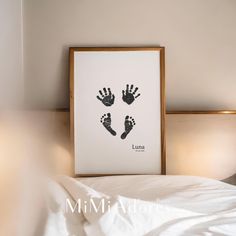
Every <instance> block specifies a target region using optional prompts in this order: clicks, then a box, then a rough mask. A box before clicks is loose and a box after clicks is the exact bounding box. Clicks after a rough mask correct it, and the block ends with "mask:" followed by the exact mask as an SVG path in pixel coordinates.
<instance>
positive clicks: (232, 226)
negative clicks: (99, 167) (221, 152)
mask: <svg viewBox="0 0 236 236" xmlns="http://www.w3.org/2000/svg"><path fill="white" fill-rule="evenodd" d="M49 186H50V188H49V189H50V203H49V204H48V210H47V217H45V218H44V223H43V224H41V229H40V232H41V233H40V234H38V235H44V236H54V235H57V236H58V235H59V236H60V235H61V236H64V235H70V236H72V235H73V236H85V235H88V236H157V235H161V236H178V235H181V236H191V235H205V236H210V235H231V236H235V235H236V187H235V186H233V185H230V184H227V183H223V182H221V181H217V180H212V179H208V178H202V177H194V176H159V175H157V176H154V175H149V176H142V175H141V176H140V175H138V176H110V177H98V178H78V179H74V178H70V177H67V176H60V177H59V178H58V180H57V182H54V181H50V183H49ZM79 199H80V200H81V201H82V202H87V203H88V202H89V201H90V200H91V199H93V203H95V205H96V204H98V203H99V202H101V200H102V199H106V202H105V205H104V206H105V207H104V209H105V210H104V211H102V210H101V209H102V208H101V209H100V208H99V207H98V206H99V205H96V206H97V208H96V209H97V211H96V212H95V211H94V212H90V211H89V212H88V211H85V209H84V206H83V205H79V206H78V204H77V205H76V202H77V203H78V200H79ZM121 202H122V206H121V205H120V203H121ZM87 206H88V205H87ZM129 206H135V207H133V208H132V209H129ZM79 207H80V210H81V211H80V210H79ZM98 208H99V209H98ZM147 209H148V210H147ZM93 210H94V208H93ZM38 232H39V231H38Z"/></svg>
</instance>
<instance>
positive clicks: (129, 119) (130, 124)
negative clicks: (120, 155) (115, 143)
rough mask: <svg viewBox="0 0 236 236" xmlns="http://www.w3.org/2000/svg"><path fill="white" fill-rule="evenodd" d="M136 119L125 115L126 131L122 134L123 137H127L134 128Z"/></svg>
mask: <svg viewBox="0 0 236 236" xmlns="http://www.w3.org/2000/svg"><path fill="white" fill-rule="evenodd" d="M134 125H135V120H134V119H133V118H132V117H131V116H130V117H129V116H126V117H125V132H124V133H123V134H122V135H121V138H122V139H125V138H126V136H127V135H128V134H129V132H130V131H131V130H132V129H133V127H134Z"/></svg>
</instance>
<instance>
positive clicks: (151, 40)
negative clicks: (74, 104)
mask: <svg viewBox="0 0 236 236" xmlns="http://www.w3.org/2000/svg"><path fill="white" fill-rule="evenodd" d="M235 12H236V1H235V0H119V1H117V0H99V1H97V0H40V1H39V0H24V29H25V30H24V36H25V40H24V45H25V72H26V80H25V86H26V92H27V97H28V101H30V102H32V103H37V104H41V105H44V106H45V107H50V108H59V107H68V100H69V95H68V47H69V46H84V45H91V46H100V45H105V46H110V45H131V46H133V45H159V44H160V45H162V46H165V47H166V83H167V87H166V89H167V90H166V94H167V108H168V109H174V110H176V109H236V93H235V86H234V85H235V75H236V60H235V55H236V44H235V42H236V31H235V28H236V14H235Z"/></svg>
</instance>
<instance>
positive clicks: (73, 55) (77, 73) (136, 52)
mask: <svg viewBox="0 0 236 236" xmlns="http://www.w3.org/2000/svg"><path fill="white" fill-rule="evenodd" d="M100 54H101V55H102V57H101V58H99V55H100ZM142 54H143V55H144V57H145V56H146V57H147V60H146V59H145V60H146V61H145V60H144V64H145V63H146V62H148V60H150V62H151V63H154V62H155V63H156V61H155V60H156V59H155V58H157V59H158V64H157V65H156V66H158V67H159V68H157V71H158V77H159V78H157V79H159V80H160V81H157V84H158V86H159V88H160V90H158V91H159V95H158V94H157V95H158V99H159V104H157V105H158V109H156V107H155V106H154V105H153V104H150V105H151V106H153V109H154V110H155V112H159V113H158V114H160V117H159V123H158V124H155V125H154V126H155V127H158V125H160V127H159V128H160V132H159V134H158V133H157V136H155V135H152V136H153V138H154V136H155V137H157V138H159V137H160V138H159V139H160V155H159V157H158V156H157V157H156V158H159V161H160V164H158V167H157V169H156V171H154V169H152V170H151V169H150V171H141V169H140V166H139V168H137V170H138V171H137V173H136V172H135V171H134V170H135V168H133V167H132V168H133V169H132V168H131V167H130V171H129V168H127V166H129V165H130V166H132V165H133V164H134V163H135V162H134V161H131V162H130V163H129V164H128V165H126V163H124V169H126V170H125V171H122V170H121V168H122V166H123V165H120V167H119V168H118V169H120V171H117V170H115V169H113V170H110V171H109V170H107V169H105V168H104V169H103V168H100V169H98V171H95V169H96V163H95V161H94V159H93V160H92V159H91V160H90V161H88V160H87V159H88V157H89V158H95V157H94V156H93V157H92V155H89V154H88V155H84V153H83V154H80V153H78V149H79V147H80V148H81V147H82V145H83V144H79V142H81V139H82V136H84V137H85V136H86V132H87V131H86V129H84V128H83V127H84V125H85V126H86V124H84V125H82V124H80V123H79V122H80V120H81V123H82V120H83V121H85V114H84V113H86V112H87V110H86V109H82V111H83V112H81V111H77V110H76V109H77V107H78V104H77V103H80V105H79V108H81V107H82V105H81V104H83V102H84V104H85V103H86V104H88V100H86V98H85V96H86V95H85V94H84V93H85V92H86V91H88V90H89V89H88V82H78V80H82V79H83V80H84V81H86V80H88V78H89V74H90V75H91V77H94V76H95V75H94V74H93V73H92V72H93V71H95V72H96V73H97V75H98V76H100V72H101V74H102V75H101V77H102V76H104V73H103V72H104V68H106V69H107V68H110V67H112V68H113V66H114V65H113V64H112V66H111V63H112V62H111V61H114V63H116V62H117V63H118V61H119V60H120V58H117V60H116V55H122V56H124V59H125V58H126V56H130V58H134V59H135V57H136V56H137V58H138V59H137V61H142ZM78 55H79V56H78ZM81 55H84V56H81ZM111 55H112V57H109V56H111ZM89 56H92V57H91V58H90V59H89V58H88V57H89ZM148 56H150V58H151V59H150V58H148ZM156 56H157V57H156ZM83 57H84V59H83ZM85 57H86V58H85ZM106 57H107V58H106ZM78 58H79V59H78ZM104 58H105V59H104ZM108 58H110V59H111V60H110V59H109V60H108ZM140 58H141V59H140ZM153 58H154V59H153ZM69 60H70V131H71V139H72V146H73V147H72V148H73V155H74V158H75V175H76V176H105V175H131V174H166V147H165V146H166V142H165V113H166V112H165V48H164V47H71V48H70V59H69ZM106 60H107V62H109V63H108V64H109V65H108V66H105V65H103V64H102V63H101V61H106ZM125 60H126V59H125ZM135 60H136V59H135ZM135 60H134V61H135ZM151 60H153V61H151ZM120 61H121V64H122V60H120ZM120 61H119V63H120ZM90 62H91V63H93V64H91V65H89V63H90ZM127 62H128V63H127V64H129V63H130V65H131V66H134V65H132V60H129V59H127ZM138 63H140V62H138ZM97 64H99V65H100V66H101V69H100V71H99V69H98V68H97V67H98V66H97ZM146 64H147V65H148V63H146ZM146 64H145V65H146ZM122 65H123V64H122ZM137 65H138V64H137ZM140 65H141V66H138V67H137V70H139V67H143V66H142V65H143V64H140ZM85 67H86V69H87V70H86V69H85ZM102 68H103V69H102ZM114 68H116V65H115V66H114ZM151 68H152V69H153V66H152V67H151ZM126 69H127V71H129V68H126ZM133 69H134V68H133ZM91 71H92V72H91ZM120 71H121V70H120ZM122 71H123V70H122ZM134 71H135V70H133V71H132V72H134ZM144 71H145V70H144ZM95 72H94V73H95ZM115 72H117V70H116V71H115ZM132 72H131V74H132ZM91 73H92V74H91ZM136 73H137V72H136ZM118 74H119V73H118ZM121 74H123V75H124V73H121ZM108 75H109V73H108ZM114 75H117V73H116V74H114ZM83 76H84V78H82V77H83ZM105 76H106V75H105ZM152 76H153V74H152ZM152 76H151V77H152ZM85 78H86V80H85ZM93 79H94V78H93ZM100 80H101V79H100ZM77 82H78V83H77ZM113 82H114V81H113ZM86 83H87V84H86ZM89 83H90V86H93V85H94V83H96V81H95V80H93V81H90V82H89ZM116 83H117V80H116ZM127 83H128V82H127ZM132 83H133V82H132ZM142 83H143V82H142ZM85 84H86V85H85ZM86 86H87V87H86ZM103 86H104V89H105V86H106V83H104V85H103ZM107 86H108V85H107ZM109 86H110V85H109ZM124 86H125V85H124ZM133 86H134V87H133ZM102 88H103V87H101V88H100V87H98V88H97V90H98V91H97V92H99V93H100V91H99V89H101V90H102ZM131 88H132V89H133V90H132V93H134V92H136V91H134V90H135V85H129V87H127V90H125V88H123V90H124V93H126V95H127V91H131ZM150 88H153V86H152V85H150ZM79 89H82V90H81V94H80V95H78V90H79ZM109 89H110V88H109ZM119 89H120V90H121V88H119ZM117 91H118V90H117ZM101 92H102V93H103V94H102V93H100V94H99V93H98V94H96V95H98V96H97V98H96V96H95V94H94V96H90V97H92V100H93V102H94V101H95V100H96V101H97V104H101V106H103V105H104V104H105V103H103V101H102V98H103V97H102V96H105V94H104V93H105V91H103V90H102V91H101ZM106 92H107V93H108V90H107V91H106ZM109 92H110V90H109ZM124 93H123V97H122V99H123V105H122V106H124V104H125V103H127V104H126V105H127V107H129V105H130V104H129V103H130V102H131V103H132V102H133V101H132V99H131V101H126V102H124V101H125V100H124ZM118 95H119V94H117V95H116V99H119V102H122V99H121V96H120V97H119V96H118ZM135 95H136V96H138V97H139V94H138V95H137V93H136V94H135ZM111 96H114V95H113V94H111ZM141 96H142V94H141ZM141 96H140V100H141ZM153 97H155V96H154V95H153ZM98 98H99V99H98ZM126 98H127V96H126ZM94 99H95V100H94ZM114 99H115V98H114ZM114 99H113V101H112V102H111V101H110V103H109V102H108V104H105V105H104V114H107V115H108V113H109V109H110V106H111V105H113V102H114ZM158 99H157V100H158ZM99 100H101V101H99ZM137 101H138V98H137ZM157 102H158V101H157ZM111 103H112V104H111ZM152 103H155V101H152ZM94 104H95V103H94ZM97 104H96V106H97ZM91 106H95V105H91ZM92 109H93V108H92V107H90V108H88V110H90V112H91V111H92ZM94 109H95V108H94ZM137 109H138V108H136V110H137ZM118 110H119V109H118ZM141 112H142V111H141ZM155 112H154V113H155ZM80 114H83V118H82V119H77V116H79V115H80ZM109 114H110V113H109ZM155 114H156V113H155ZM96 115H97V114H96ZM101 116H102V114H101ZM75 117H76V122H77V123H76V122H75ZM102 117H103V116H102ZM126 117H128V116H126ZM106 118H108V117H103V118H102V119H103V120H104V119H106ZM128 119H131V117H129V118H128ZM132 119H133V118H132ZM93 121H94V120H93ZM125 121H127V123H128V122H131V123H132V122H133V123H135V121H134V119H133V121H132V120H126V118H125ZM101 122H102V120H101ZM140 123H141V122H140ZM104 124H107V123H105V121H103V123H102V125H103V126H104V127H105V128H106V129H107V127H106V125H104ZM76 125H77V126H78V127H80V128H78V127H76ZM101 127H102V126H101ZM133 127H134V125H133ZM75 128H76V129H77V130H75ZM149 128H150V127H149ZM79 129H84V130H83V131H82V133H83V135H81V136H80V139H79V138H78V139H79V141H78V140H77V136H78V133H79V132H81V131H78V130H79ZM104 130H105V129H104ZM131 130H132V128H131ZM149 130H151V129H149ZM107 131H109V129H107ZM88 132H89V131H88ZM105 132H106V130H105ZM109 132H110V131H109ZM125 132H126V130H125ZM125 132H124V133H125ZM129 132H130V131H129ZM129 132H128V134H129ZM132 132H133V131H132ZM114 133H116V132H114ZM114 133H112V132H110V134H112V135H110V134H109V133H108V132H107V133H106V135H110V136H114ZM130 133H131V132H130ZM104 135H105V134H104ZM126 135H127V134H126ZM126 135H125V136H126ZM146 135H147V133H146ZM123 136H124V135H123ZM130 136H131V135H130ZM104 137H105V136H104ZM120 137H121V139H122V138H123V137H122V135H121V136H120ZM91 138H92V137H91ZM106 138H107V136H106ZM112 138H113V137H112ZM116 138H117V137H116ZM111 140H112V142H113V143H114V140H113V139H111ZM117 140H118V138H117ZM96 141H99V142H100V141H101V139H100V138H97V139H94V140H93V143H96ZM117 142H120V143H121V141H120V140H119V141H117ZM76 145H77V146H78V147H77V151H76ZM108 145H109V144H108ZM158 145H159V144H158ZM85 146H86V148H87V149H86V148H83V151H84V150H88V151H90V149H89V148H88V146H87V145H85ZM154 146H155V145H154ZM154 146H153V147H152V148H154ZM108 147H109V148H110V146H108ZM92 148H93V147H92V146H91V149H92ZM101 149H102V148H100V149H99V150H101ZM114 153H116V152H114ZM98 155H99V151H98ZM140 155H141V154H140ZM82 156H83V157H82ZM137 156H138V155H137ZM81 158H84V160H83V161H86V163H83V167H81V166H82V164H81V163H82V161H81ZM86 158H87V159H86ZM96 158H98V157H96ZM98 159H99V158H98ZM107 160H108V159H107ZM114 160H116V161H117V158H116V159H114ZM98 161H99V160H98ZM152 161H153V160H152ZM147 162H148V160H147ZM140 163H142V162H140ZM97 164H98V163H97ZM100 164H101V163H100V162H99V165H100ZM111 164H112V161H111ZM115 165H119V163H118V162H116V164H115ZM139 165H140V164H139ZM91 166H92V168H90V167H91ZM94 166H95V167H94ZM97 166H98V165H97ZM79 168H81V170H80V169H79ZM86 168H87V169H88V170H85V169H86ZM144 168H145V167H144ZM150 168H152V167H151V164H150ZM154 168H156V167H154ZM158 168H159V170H158ZM82 169H83V170H82ZM102 169H103V171H102ZM111 169H112V168H111ZM104 170H105V171H104ZM114 170H115V171H114ZM146 170H148V167H146Z"/></svg>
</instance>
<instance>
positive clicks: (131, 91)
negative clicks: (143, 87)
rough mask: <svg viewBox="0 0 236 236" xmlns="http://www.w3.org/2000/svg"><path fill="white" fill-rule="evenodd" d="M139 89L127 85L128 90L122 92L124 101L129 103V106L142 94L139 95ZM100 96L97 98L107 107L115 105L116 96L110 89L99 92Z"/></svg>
mask: <svg viewBox="0 0 236 236" xmlns="http://www.w3.org/2000/svg"><path fill="white" fill-rule="evenodd" d="M137 91H138V87H136V88H134V85H133V84H132V85H130V86H129V85H128V84H127V85H126V90H122V100H123V101H124V102H125V103H127V104H128V105H131V104H132V103H133V102H134V100H135V99H136V98H138V97H139V96H140V95H141V94H140V93H139V94H137ZM99 94H100V95H98V96H97V99H98V100H100V101H101V102H102V103H103V104H104V105H105V106H107V107H109V106H112V105H113V104H114V101H115V95H114V94H113V93H112V92H111V89H110V88H107V89H106V88H103V91H102V90H99Z"/></svg>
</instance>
